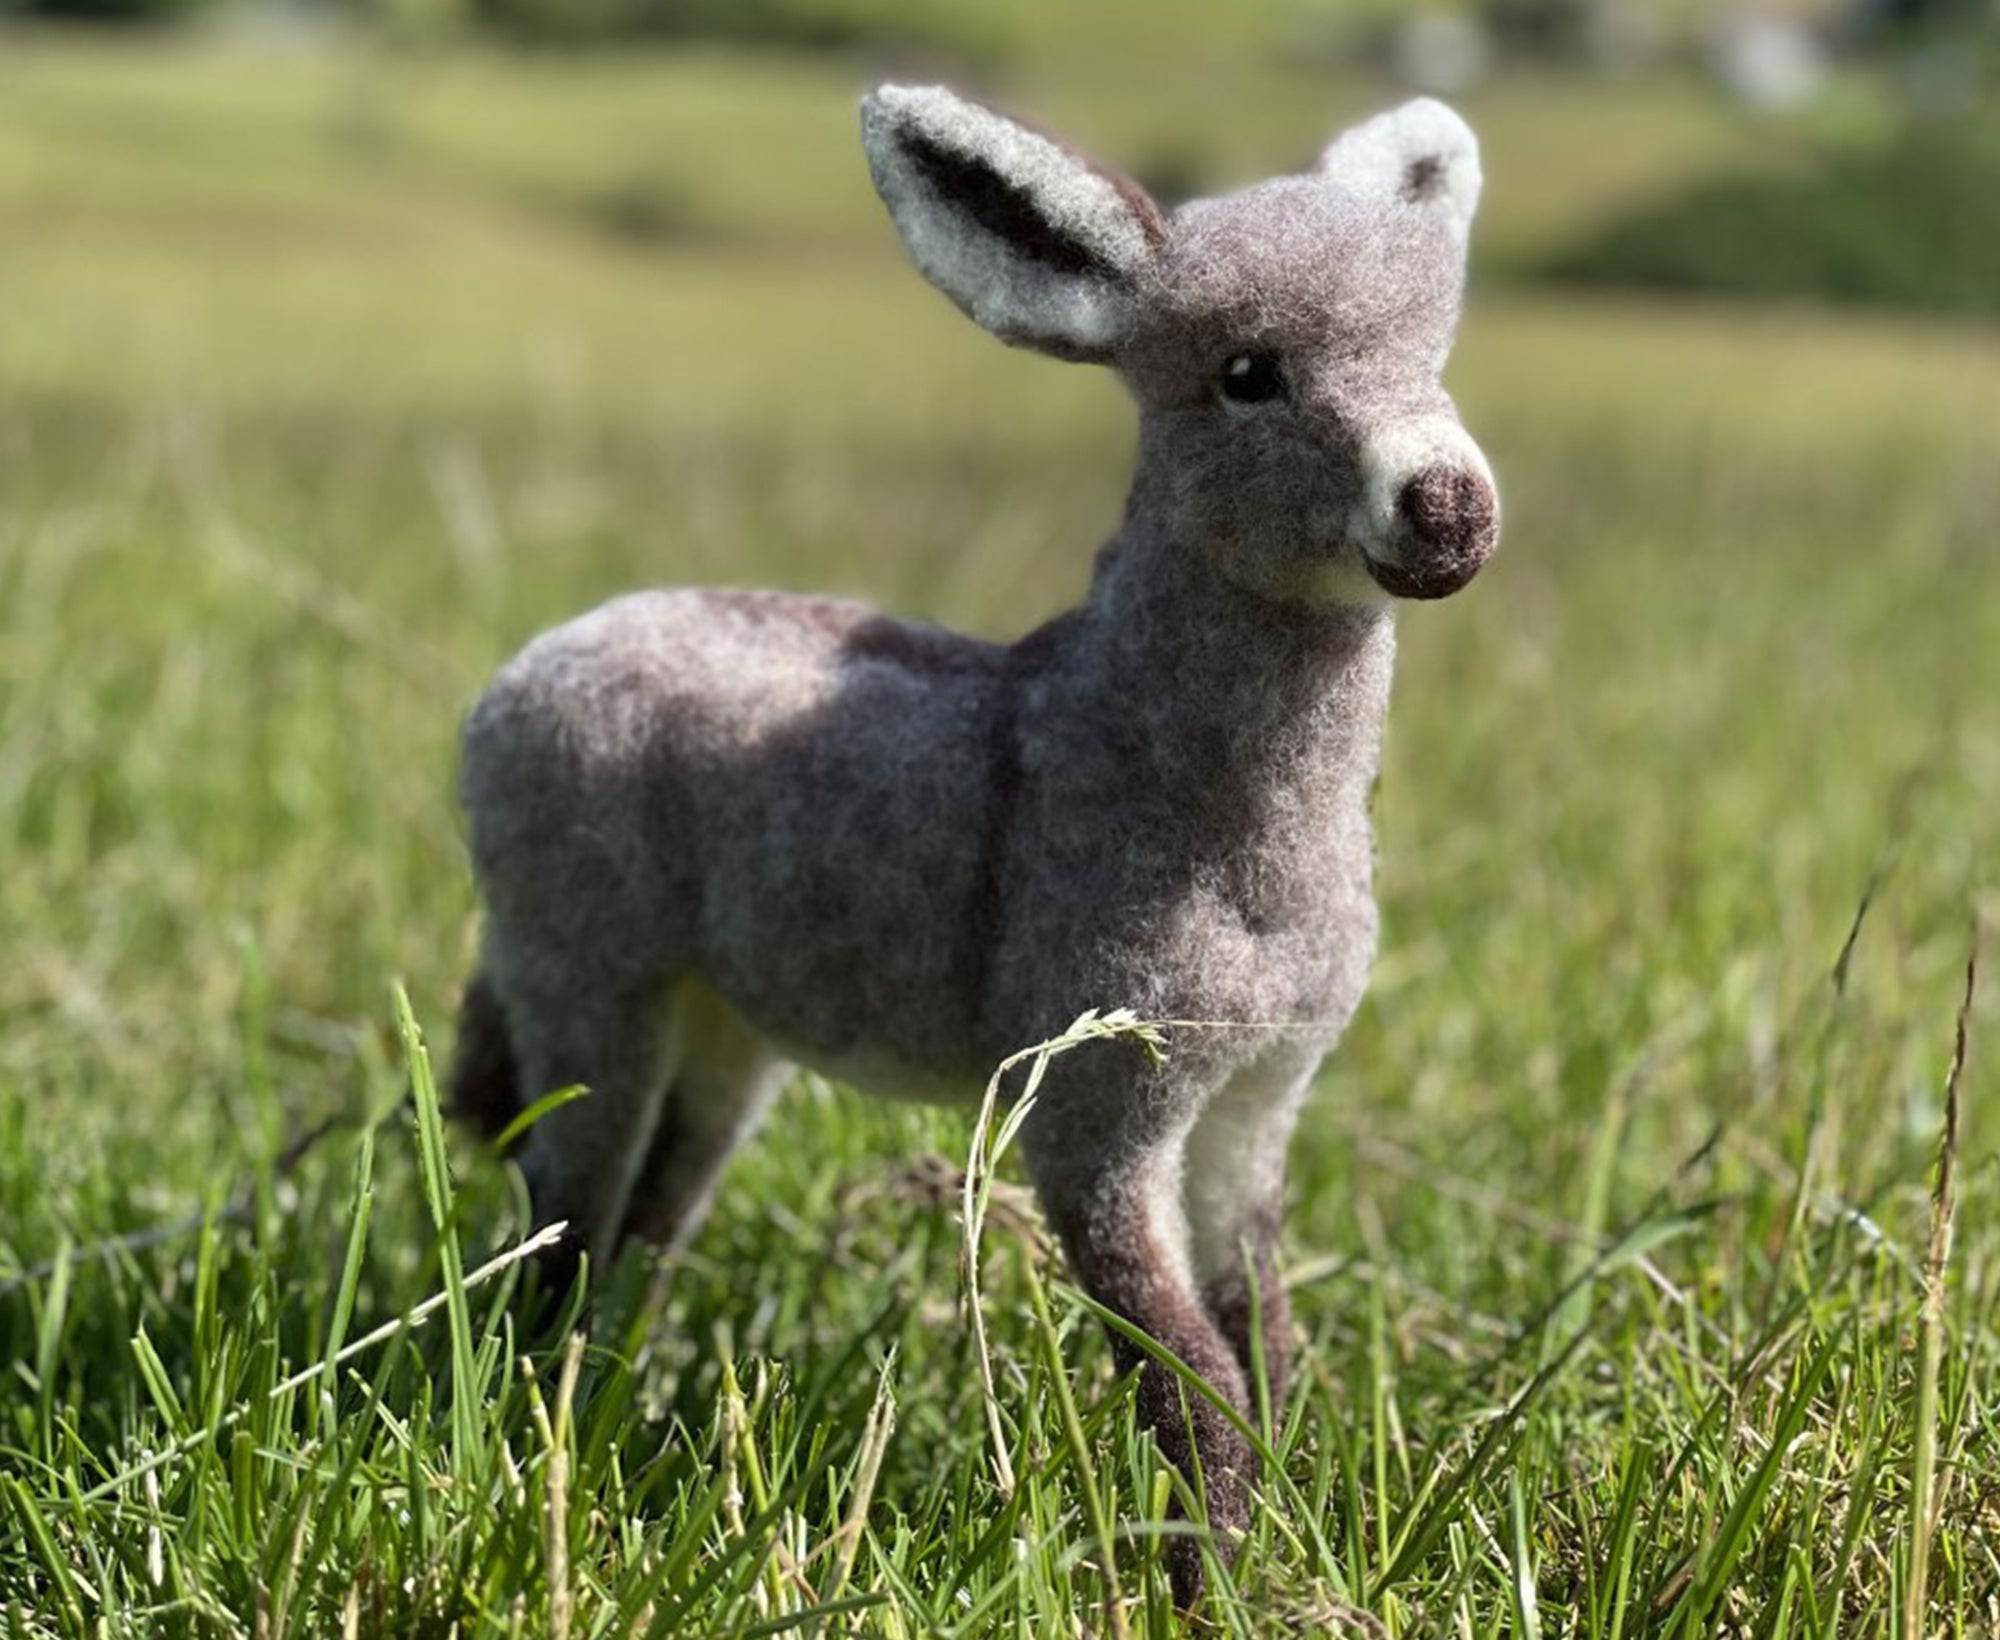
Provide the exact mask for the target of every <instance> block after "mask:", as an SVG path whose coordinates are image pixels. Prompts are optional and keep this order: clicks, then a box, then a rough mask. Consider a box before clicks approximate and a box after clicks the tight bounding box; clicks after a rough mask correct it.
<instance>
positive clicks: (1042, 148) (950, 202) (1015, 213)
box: [861, 85, 1166, 362]
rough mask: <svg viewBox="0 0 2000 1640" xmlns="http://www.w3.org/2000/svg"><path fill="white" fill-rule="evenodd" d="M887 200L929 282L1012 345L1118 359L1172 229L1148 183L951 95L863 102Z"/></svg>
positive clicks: (864, 129) (873, 160)
mask: <svg viewBox="0 0 2000 1640" xmlns="http://www.w3.org/2000/svg"><path fill="white" fill-rule="evenodd" d="M861 141H862V146H863V147H865V148H866V149H867V151H868V168H869V170H870V172H871V173H872V174H873V175H874V178H875V191H876V192H877V193H879V194H880V195H881V196H882V200H883V203H884V204H886V205H887V206H888V207H889V214H890V216H892V217H893V218H894V219H895V222H896V228H897V231H898V232H899V233H901V234H902V236H903V243H904V245H905V246H907V247H908V249H909V252H910V256H911V258H912V260H914V261H915V262H916V264H917V266H918V267H919V268H920V269H922V270H923V274H924V277H925V278H926V279H928V280H930V282H931V283H932V284H934V285H936V286H937V288H938V289H939V290H941V291H943V292H944V293H945V295H947V296H949V297H950V298H951V299H952V300H953V301H954V302H956V303H957V304H958V306H959V307H960V308H961V309H963V310H964V311H965V312H966V313H967V314H968V315H970V316H971V317H972V318H973V319H976V320H977V321H978V322H979V323H980V324H982V325H984V326H985V327H986V328H987V329H988V330H990V331H992V332H993V333H994V334H995V335H996V336H998V337H1000V338H1001V340H1003V341H1006V342H1011V343H1014V344H1015V345H1017V346H1021V347H1033V348H1039V349H1040V350H1041V351H1042V352H1044V353H1052V354H1054V355H1055V356H1056V357H1058V358H1062V359H1082V360H1089V361H1093V362H1102V361H1104V360H1107V359H1109V358H1110V357H1111V356H1112V354H1113V353H1114V352H1115V351H1116V349H1117V347H1118V344H1119V343H1120V341H1122V340H1123V338H1124V337H1125V335H1126V333H1127V332H1128V331H1129V330H1130V329H1131V325H1132V320H1133V316H1134V314H1135V312H1136V310H1137V306H1138V301H1139V293H1140V286H1141V283H1142V281H1143V279H1144V277H1145V274H1146V272H1147V270H1148V268H1149V267H1150V266H1151V264H1152V262H1153V259H1154V257H1155V255H1156V254H1157V252H1158V250H1159V247H1160V245H1161V244H1162V242H1163V241H1164V240H1165V238H1166V226H1165V223H1164V222H1163V221H1162V219H1161V216H1160V210H1159V207H1158V206H1156V205H1155V204H1154V203H1153V201H1152V200H1151V198H1150V197H1148V195H1147V194H1146V191H1145V190H1144V189H1143V188H1141V187H1140V186H1139V185H1138V184H1137V183H1135V182H1132V181H1130V180H1128V179H1127V178H1124V177H1121V176H1117V175H1115V174H1113V173H1111V172H1108V171H1103V170H1099V169H1098V168H1097V167H1095V166H1093V165H1092V164H1091V163H1090V162H1089V161H1088V160H1086V159H1084V158H1083V157H1082V156H1081V155H1079V154H1076V153H1073V152H1071V151H1070V150H1069V149H1067V148H1065V147H1063V146H1062V145H1061V144H1060V143H1057V142H1054V141H1051V140H1050V139H1049V138H1047V137H1044V136H1042V135H1040V134H1039V133H1037V132H1034V131H1030V130H1028V129H1027V128H1026V127H1024V126H1020V125H1016V124H1015V123H1014V122H1013V121H1012V120H1009V119H1005V118H1003V117H1002V116H1000V115H998V114H996V113H994V112H993V111H992V110H991V109H988V108H982V107H980V106H979V105H978V104H977V103H973V102H967V101H966V100H965V99H964V98H962V97H959V96H956V95H954V94H953V93H952V92H950V91H947V90H945V89H944V88H943V87H942V86H899V85H885V86H882V87H881V88H879V89H878V90H876V91H875V92H873V93H871V94H870V95H869V96H868V97H866V98H864V99H863V100H862V104H861Z"/></svg>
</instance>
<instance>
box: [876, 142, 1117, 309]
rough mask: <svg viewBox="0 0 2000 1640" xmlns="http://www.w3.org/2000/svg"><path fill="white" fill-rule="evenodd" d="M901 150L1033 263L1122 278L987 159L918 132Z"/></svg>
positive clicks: (1063, 270) (975, 217)
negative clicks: (938, 141)
mask: <svg viewBox="0 0 2000 1640" xmlns="http://www.w3.org/2000/svg"><path fill="white" fill-rule="evenodd" d="M902 148H903V152H904V153H905V154H907V155H908V156H909V158H910V162H911V164H913V165H914V166H915V167H916V169H917V172H918V174H919V175H921V176H922V177H923V179H924V181H925V182H926V183H928V184H929V185H930V186H931V187H932V188H933V189H935V190H936V191H937V193H938V194H939V195H940V196H941V197H942V198H944V199H946V200H948V201H950V202H951V203H952V204H954V205H956V206H958V207H959V208H960V209H961V210H963V211H964V212H965V213H966V214H967V215H968V216H970V217H971V218H972V220H973V221H974V222H976V223H978V224H979V226H980V227H982V228H984V229H985V230H986V231H987V232H988V233H990V234H994V235H996V236H997V237H998V238H1000V239H1003V240H1005V241H1006V243H1007V244H1008V245H1009V246H1011V247H1012V248H1013V249H1014V250H1015V251H1017V252H1019V253H1020V254H1021V255H1022V256H1025V257H1027V258H1028V259H1029V260H1030V261H1033V262H1039V263H1041V264H1042V265H1043V266H1044V267H1048V268H1053V269H1054V270H1055V271H1056V272H1057V273H1068V274H1087V275H1089V276H1091V277H1093V278H1098V279H1107V280H1116V279H1117V278H1118V276H1119V275H1118V269H1117V268H1115V267H1114V266H1112V264H1111V263H1109V262H1108V261H1106V260H1105V259H1104V258H1103V257H1102V256H1099V255H1098V254H1097V253H1096V252H1095V251H1093V250H1092V249H1091V248H1090V247H1089V246H1088V245H1086V244H1084V243H1083V242H1082V241H1081V240H1079V239H1077V238H1075V237H1074V236H1072V235H1070V234H1066V233H1064V232H1062V231H1061V230H1060V229H1058V228H1056V227H1055V226H1054V225H1053V224H1052V223H1051V222H1050V221H1049V219H1048V218H1047V217H1046V216H1045V215H1043V214H1042V211H1041V209H1040V208H1039V207H1038V206H1037V205H1036V203H1035V196H1034V195H1033V194H1032V193H1030V192H1029V191H1028V190H1027V189H1026V188H1024V187H1022V186H1021V185H1020V184H1019V183H1015V182H1010V181H1008V180H1007V178H1006V177H1004V176H1002V175H1001V174H1000V173H999V172H998V171H997V170H995V169H994V168H993V166H992V165H990V164H988V163H987V162H986V161H985V160H983V159H980V158H979V157H977V156H976V155H972V154H963V153H959V152H958V151H957V150H955V149H951V148H946V147H944V146H943V145H942V144H940V143H937V142H933V141H932V140H931V139H930V138H928V137H926V136H923V135H922V134H920V133H918V132H915V131H906V132H905V133H904V134H903V137H902Z"/></svg>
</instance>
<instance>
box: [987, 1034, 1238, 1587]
mask: <svg viewBox="0 0 2000 1640" xmlns="http://www.w3.org/2000/svg"><path fill="white" fill-rule="evenodd" d="M1079 1080H1080V1079H1079ZM1049 1081H1050V1083H1055V1082H1056V1081H1057V1076H1056V1075H1055V1074H1051V1076H1050V1078H1049ZM1132 1092H1133V1090H1131V1089H1130V1088H1124V1087H1116V1088H1105V1087H1103V1086H1099V1087H1097V1088H1095V1089H1092V1088H1090V1087H1088V1086H1074V1084H1073V1082H1072V1079H1071V1078H1070V1077H1069V1076H1064V1077H1062V1085H1061V1086H1060V1087H1050V1086H1048V1085H1046V1084H1045V1086H1044V1091H1043V1096H1042V1103H1041V1105H1040V1107H1039V1108H1038V1109H1037V1110H1036V1112H1035V1114H1034V1115H1033V1116H1032V1117H1031V1118H1030V1119H1029V1121H1028V1123H1027V1125H1026V1126H1025V1127H1024V1128H1023V1129H1022V1135H1021V1137H1022V1147H1023V1151H1024V1153H1025V1155H1026V1158H1027V1162H1028V1168H1029V1172H1030V1173H1031V1175H1032V1176H1033V1178H1034V1181H1035V1187H1036V1191H1037V1193H1038V1194H1039V1196H1040V1197H1041V1200H1042V1205H1043V1208H1044V1210H1045V1211H1046V1212H1047V1214H1048V1217H1049V1221H1050V1224H1051V1225H1052V1226H1053V1228H1054V1229H1055V1231H1056V1233H1057V1234H1058V1235H1059V1236H1060V1237H1061V1238H1062V1243H1063V1247H1064V1250H1065V1251H1066V1252H1067V1254H1068V1256H1069V1261H1070V1266H1071V1268H1072V1270H1073V1271H1074V1272H1075V1274H1076V1277H1077V1279H1078V1281H1079V1282H1081V1283H1082V1285H1083V1287H1084V1289H1085V1290H1086V1291H1087V1292H1089V1293H1090V1295H1091V1296H1092V1297H1093V1298H1095V1299H1096V1300H1097V1301H1098V1302H1099V1303H1100V1304H1103V1305H1104V1306H1105V1307H1106V1308H1107V1309H1110V1310H1113V1311H1115V1312H1116V1313H1117V1314H1119V1315H1120V1316H1123V1317H1124V1318H1125V1319H1126V1320H1127V1321H1130V1322H1131V1323H1133V1324H1134V1325H1135V1326H1137V1327H1138V1328H1140V1329H1141V1330H1142V1331H1144V1332H1145V1333H1147V1334H1149V1335H1150V1336H1151V1337H1152V1338H1153V1339H1154V1340H1155V1341H1157V1342H1158V1343H1160V1344H1162V1345H1164V1346H1165V1347H1166V1348H1167V1349H1168V1350H1170V1351H1172V1352H1173V1354H1174V1355H1176V1356H1178V1357H1179V1358H1180V1359H1181V1360H1182V1361H1184V1362H1186V1363H1187V1365H1188V1366H1190V1367H1192V1368H1193V1369H1194V1370H1195V1371H1196V1372H1197V1373H1199V1374H1200V1375H1201V1376H1202V1378H1204V1379H1205V1380H1207V1382H1208V1383H1209V1385H1210V1386H1211V1387H1212V1388H1214V1389H1215V1390H1216V1391H1218V1392H1219V1393H1220V1394H1221V1396H1222V1398H1223V1399H1224V1400H1226V1401H1227V1402H1228V1403H1229V1404H1230V1405H1231V1406H1232V1407H1234V1408H1235V1410H1236V1411H1237V1413H1238V1414H1239V1415H1242V1416H1246V1417H1247V1416H1248V1415H1249V1413H1250V1410H1251V1409H1250V1403H1249V1398H1248V1395H1247V1393H1246V1391H1245V1386H1244V1379H1243V1371H1242V1368H1241V1366H1240V1365H1239V1364H1238V1362H1237V1359H1236V1354H1235V1352H1234V1351H1233V1350H1232V1349H1231V1348H1230V1345H1229V1342H1228V1340H1227V1339H1225V1338H1224V1337H1223V1335H1222V1333H1221V1331H1220V1330H1219V1329H1218V1328H1217V1327H1216V1325H1215V1322H1214V1321H1213V1320H1212V1319H1211V1317H1210V1316H1209V1313H1208V1310H1207V1307H1206V1305H1205V1304H1204V1303H1203V1302H1202V1299H1201V1295H1200V1292H1199V1290H1198V1288H1197V1286H1196V1283H1195V1278H1194V1272H1193V1267H1192V1264H1191V1261H1190V1249H1189V1245H1188V1224H1187V1215H1186V1213H1185V1211H1184V1209H1183V1206H1182V1203H1181V1195H1180V1167H1181V1149H1182V1144H1183V1141H1184V1139H1185V1136H1186V1130H1185V1127H1182V1128H1179V1129H1176V1130H1173V1131H1169V1132H1161V1133H1155V1134H1149V1135H1146V1136H1144V1137H1143V1138H1132V1139H1127V1140H1126V1141H1125V1142H1119V1136H1115V1135H1113V1136H1107V1135H1105V1134H1104V1133H1102V1132H1101V1131H1096V1130H1095V1122H1094V1120H1093V1118H1094V1117H1095V1116H1096V1115H1097V1113H1101V1112H1102V1111H1104V1110H1105V1109H1113V1108H1118V1106H1119V1102H1120V1100H1121V1096H1123V1098H1124V1099H1125V1100H1127V1101H1129V1100H1130V1096H1131V1094H1132ZM1070 1094H1074V1098H1073V1099H1072V1098H1065V1097H1064V1096H1065V1095H1070ZM1064 1105H1070V1106H1071V1108H1072V1110H1073V1111H1074V1113H1075V1114H1074V1115H1073V1116H1070V1119H1068V1120H1065V1116H1066V1115H1069V1113H1068V1112H1065V1110H1064V1109H1063V1106H1064ZM1127 1108H1130V1107H1129V1104H1128V1105H1127ZM1107 1137H1109V1138H1110V1139H1111V1141H1112V1142H1110V1143H1106V1142H1105V1140H1106V1139H1107ZM1111 1348H1112V1354H1113V1357H1114V1359H1115V1360H1116V1361H1117V1364H1118V1369H1119V1371H1120V1372H1121V1373H1122V1372H1129V1371H1131V1370H1132V1368H1133V1367H1135V1366H1138V1367H1139V1368H1140V1373H1139V1397H1138V1406H1139V1416H1140V1419H1141V1421H1142V1422H1143V1423H1145V1424H1146V1426H1147V1427H1148V1428H1150V1429H1151V1431H1152V1434H1153V1439H1154V1441H1155V1443H1156V1444H1157V1445H1158V1447H1159V1449H1160V1453H1161V1455H1162V1456H1163V1457H1165V1458H1166V1460H1167V1461H1168V1462H1169V1463H1170V1464H1172V1465H1173V1466H1174V1467H1175V1468H1176V1469H1178V1470H1179V1471H1180V1472H1181V1475H1182V1476H1183V1478H1185V1479H1186V1480H1187V1481H1188V1482H1189V1483H1190V1484H1193V1483H1194V1482H1195V1475H1196V1467H1195V1463H1194V1461H1192V1460H1199V1466H1200V1475H1201V1484H1202V1487H1203V1491H1204V1499H1205V1502H1206V1505H1207V1513H1208V1519H1209V1524H1210V1526H1211V1527H1212V1528H1213V1529H1214V1534H1215V1536H1214V1543H1215V1549H1216V1552H1217V1553H1218V1554H1220V1555H1221V1556H1222V1557H1223V1558H1224V1559H1225V1560H1227V1559H1229V1558H1231V1557H1232V1556H1233V1554H1234V1552H1235V1534H1236V1533H1237V1532H1239V1531H1240V1530H1241V1529H1242V1528H1243V1527H1245V1526H1247V1525H1248V1524H1249V1480H1250V1476H1251V1474H1252V1472H1253V1469H1254V1456H1253V1454H1252V1452H1251V1449H1250V1447H1249V1444H1248V1443H1247V1442H1246V1441H1245V1440H1244V1439H1243V1437H1242V1436H1241V1435H1240V1434H1239V1433H1238V1432H1237V1431H1236V1429H1235V1427H1234V1426H1233V1425H1232V1424H1231V1423H1230V1422H1229V1420H1228V1419H1226V1418H1224V1417H1223V1415H1222V1414H1221V1413H1220V1412H1219V1411H1218V1410H1217V1409H1216V1408H1215V1407H1214V1406H1213V1405H1212V1404H1211V1403H1210V1402H1209V1401H1208V1400H1207V1399H1206V1398H1205V1397H1203V1396H1200V1395H1198V1394H1196V1393H1193V1392H1192V1391H1188V1392H1185V1393H1184V1391H1183V1386H1182V1384H1181V1382H1180V1380H1179V1379H1178V1378H1177V1377H1176V1376H1175V1374H1174V1373H1173V1372H1171V1371H1169V1370H1168V1369H1167V1368H1165V1367H1163V1366H1161V1365H1160V1364H1159V1363H1158V1362H1156V1361H1154V1360H1152V1359H1151V1358H1150V1357H1148V1356H1146V1355H1145V1354H1144V1353H1143V1352H1141V1351H1140V1350H1139V1349H1138V1348H1137V1347H1136V1346H1134V1345H1133V1344H1131V1343H1130V1342H1129V1341H1127V1340H1126V1339H1125V1338H1124V1337H1123V1336H1122V1335H1120V1334H1116V1333H1114V1334H1113V1336H1112V1340H1111ZM1142 1363H1143V1364H1142ZM1190 1428H1191V1429H1192V1430H1193V1435H1194V1443H1193V1449H1192V1451H1191V1450H1190V1448H1189V1442H1188V1432H1189V1430H1190ZM1166 1560H1167V1572H1168V1576H1169V1578H1170V1579H1171V1580H1172V1583H1173V1590H1174V1599H1175V1601H1176V1602H1177V1603H1178V1604H1179V1605H1181V1606H1182V1607H1187V1606H1191V1605H1193V1604H1194V1602H1195V1601H1196V1600H1198V1599H1199V1598H1200V1595H1201V1589H1202V1581H1203V1573H1202V1560H1201V1547H1200V1544H1199V1542H1198V1541H1197V1540H1196V1539H1194V1538H1192V1537H1188V1536H1176V1537H1174V1538H1171V1539H1170V1540H1169V1541H1168V1543H1167V1548H1166Z"/></svg>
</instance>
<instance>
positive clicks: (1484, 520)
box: [1368, 462, 1500, 598]
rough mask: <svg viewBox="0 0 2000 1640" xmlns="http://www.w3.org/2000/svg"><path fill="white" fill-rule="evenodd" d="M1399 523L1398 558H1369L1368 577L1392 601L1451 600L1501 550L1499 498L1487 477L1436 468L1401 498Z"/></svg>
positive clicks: (1420, 475)
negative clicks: (1419, 599) (1495, 551)
mask: <svg viewBox="0 0 2000 1640" xmlns="http://www.w3.org/2000/svg"><path fill="white" fill-rule="evenodd" d="M1396 523H1397V529H1396V531H1395V534H1396V537H1397V540H1396V551H1395V554H1394V556H1393V557H1389V556H1382V557H1377V556H1376V555H1374V554H1372V553H1371V554H1369V555H1368V572H1369V574H1371V575H1373V576H1374V577H1375V579H1376V581H1377V582H1378V583H1379V584H1380V586H1381V588H1382V590H1383V591H1384V592H1387V593H1389V594H1390V595H1391V596H1393V597H1397V598H1444V597H1448V596H1450V594H1452V593H1454V592H1456V591H1458V589H1459V588H1460V587H1462V586H1464V585H1465V584H1466V582H1468V581H1470V580H1471V579H1472V578H1473V576H1475V575H1477V574H1478V573H1479V568H1480V566H1481V565H1482V564H1484V563H1485V562H1486V560H1487V559H1488V558H1490V557H1492V556H1493V549H1494V548H1495V547H1496V546H1498V545H1499V544H1500V502H1499V497H1498V496H1496V495H1495V494H1494V490H1493V481H1492V480H1491V479H1489V478H1488V477H1487V476H1486V475H1485V474H1484V473H1481V472H1477V471H1475V470H1474V469H1472V468H1470V467H1460V466H1456V465H1452V464H1449V463H1445V462H1434V463H1432V464H1431V465H1429V466H1427V467H1425V468H1423V469H1422V470H1421V471H1420V472H1418V473H1417V474H1416V476H1415V477H1413V478H1412V479H1410V480H1409V482H1408V483H1406V484H1405V485H1404V486H1403V488H1402V490H1401V491H1400V492H1399V493H1398V495H1397V497H1396Z"/></svg>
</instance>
